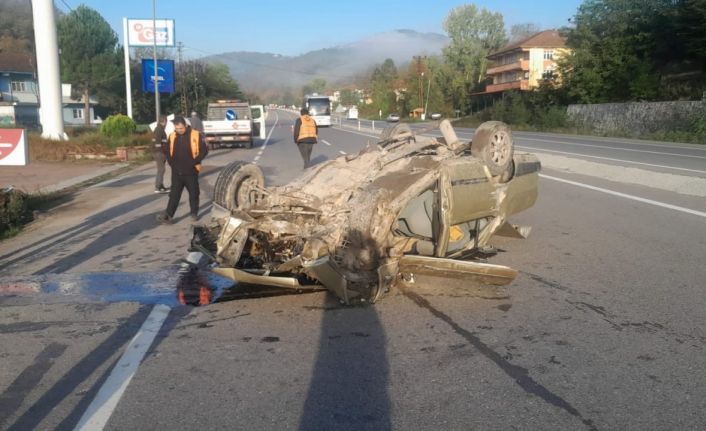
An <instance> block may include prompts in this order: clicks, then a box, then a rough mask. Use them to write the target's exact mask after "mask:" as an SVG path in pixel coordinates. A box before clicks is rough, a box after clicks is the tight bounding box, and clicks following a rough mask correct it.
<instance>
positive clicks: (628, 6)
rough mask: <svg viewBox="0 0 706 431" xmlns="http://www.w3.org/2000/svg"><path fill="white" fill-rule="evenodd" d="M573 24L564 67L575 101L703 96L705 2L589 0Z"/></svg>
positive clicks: (678, 0) (687, 0)
mask: <svg viewBox="0 0 706 431" xmlns="http://www.w3.org/2000/svg"><path fill="white" fill-rule="evenodd" d="M572 22H573V24H574V26H573V27H572V28H569V29H566V33H567V36H568V39H567V45H568V46H569V47H570V48H571V50H572V52H571V53H570V54H569V55H567V56H566V57H565V58H563V59H561V60H560V61H559V69H560V73H561V76H562V80H563V82H564V84H565V85H566V88H567V91H568V94H569V96H570V97H571V98H572V99H573V100H576V101H579V102H582V103H601V102H611V101H626V100H659V99H672V98H700V97H701V95H702V92H703V90H704V89H706V84H704V75H705V73H706V57H705V56H704V54H706V49H704V48H703V47H704V43H706V37H704V34H706V2H704V0H585V1H584V2H583V3H582V4H581V5H580V6H579V8H578V11H577V13H576V15H575V16H574V18H573V20H572ZM699 53H700V54H699ZM684 78H686V79H684Z"/></svg>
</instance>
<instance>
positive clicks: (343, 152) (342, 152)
mask: <svg viewBox="0 0 706 431" xmlns="http://www.w3.org/2000/svg"><path fill="white" fill-rule="evenodd" d="M338 152H339V153H341V154H343V155H345V154H346V152H345V151H341V150H338Z"/></svg>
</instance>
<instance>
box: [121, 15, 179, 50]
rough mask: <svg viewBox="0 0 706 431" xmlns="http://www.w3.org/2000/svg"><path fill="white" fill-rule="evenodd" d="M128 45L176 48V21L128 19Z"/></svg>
mask: <svg viewBox="0 0 706 431" xmlns="http://www.w3.org/2000/svg"><path fill="white" fill-rule="evenodd" d="M127 29H128V30H127V34H128V44H129V45H130V46H152V44H153V43H155V42H156V45H157V46H174V45H175V40H176V39H175V37H174V20H173V19H158V20H155V21H154V22H153V21H152V20H151V19H128V20H127Z"/></svg>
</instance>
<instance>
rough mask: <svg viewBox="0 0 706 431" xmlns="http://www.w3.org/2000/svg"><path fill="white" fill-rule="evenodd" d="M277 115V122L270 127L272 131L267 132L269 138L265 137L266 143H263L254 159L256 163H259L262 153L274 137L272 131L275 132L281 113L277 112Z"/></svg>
mask: <svg viewBox="0 0 706 431" xmlns="http://www.w3.org/2000/svg"><path fill="white" fill-rule="evenodd" d="M275 115H276V118H275V124H274V125H273V126H272V128H271V129H270V133H268V134H267V139H265V143H264V144H262V147H260V151H258V153H257V155H256V156H255V158H254V159H253V163H254V164H257V162H258V160H260V156H262V153H264V152H265V148H267V144H269V143H270V137H272V132H274V131H275V127H277V123H278V122H279V114H278V113H276V112H275Z"/></svg>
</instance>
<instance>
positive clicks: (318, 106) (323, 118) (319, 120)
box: [302, 93, 331, 127]
mask: <svg viewBox="0 0 706 431" xmlns="http://www.w3.org/2000/svg"><path fill="white" fill-rule="evenodd" d="M302 106H304V107H305V108H307V109H308V110H309V115H310V116H311V118H313V119H314V121H316V125H317V126H319V127H321V126H326V127H328V126H330V125H331V99H330V98H329V97H328V96H320V95H318V94H316V93H314V94H307V95H306V96H304V103H303V104H302Z"/></svg>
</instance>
